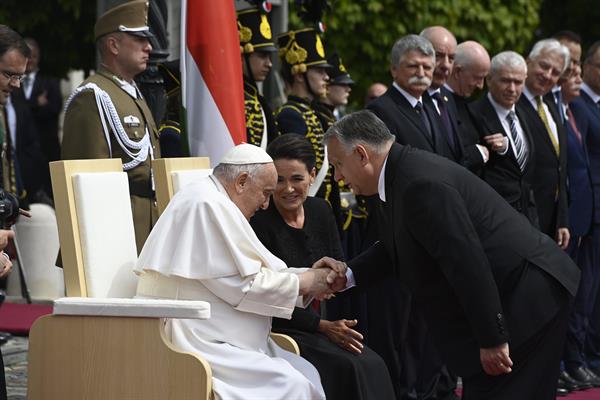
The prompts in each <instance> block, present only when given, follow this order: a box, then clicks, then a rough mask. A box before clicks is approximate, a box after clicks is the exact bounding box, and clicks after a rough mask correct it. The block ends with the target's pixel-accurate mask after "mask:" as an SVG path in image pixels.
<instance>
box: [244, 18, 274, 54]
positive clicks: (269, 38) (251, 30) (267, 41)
mask: <svg viewBox="0 0 600 400" xmlns="http://www.w3.org/2000/svg"><path fill="white" fill-rule="evenodd" d="M237 26H238V33H239V35H240V50H241V52H242V54H250V53H254V52H255V51H277V48H276V47H275V42H274V41H273V33H272V32H271V24H269V19H268V18H267V13H266V12H262V11H261V10H259V9H257V8H247V9H245V10H240V11H238V13H237Z"/></svg>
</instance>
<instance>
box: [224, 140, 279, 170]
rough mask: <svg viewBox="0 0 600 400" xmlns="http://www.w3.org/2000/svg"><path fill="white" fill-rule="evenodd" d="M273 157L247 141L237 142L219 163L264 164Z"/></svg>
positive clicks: (269, 161) (270, 161)
mask: <svg viewBox="0 0 600 400" xmlns="http://www.w3.org/2000/svg"><path fill="white" fill-rule="evenodd" d="M272 162H273V159H272V158H271V156H269V155H268V154H267V152H266V151H264V150H263V149H261V148H260V147H258V146H254V145H252V144H248V143H242V144H238V145H237V146H235V147H232V148H231V149H229V150H228V151H227V153H225V156H223V158H222V159H221V162H220V163H219V164H235V165H246V164H266V163H272Z"/></svg>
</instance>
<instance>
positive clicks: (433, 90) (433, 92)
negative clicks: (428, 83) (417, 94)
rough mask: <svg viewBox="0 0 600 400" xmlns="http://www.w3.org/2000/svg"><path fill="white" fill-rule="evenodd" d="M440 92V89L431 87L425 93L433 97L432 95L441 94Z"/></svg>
mask: <svg viewBox="0 0 600 400" xmlns="http://www.w3.org/2000/svg"><path fill="white" fill-rule="evenodd" d="M441 92H442V88H437V89H434V88H432V87H429V88H427V93H429V96H431V97H433V95H434V94H436V93H441Z"/></svg>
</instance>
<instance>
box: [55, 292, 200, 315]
mask: <svg viewBox="0 0 600 400" xmlns="http://www.w3.org/2000/svg"><path fill="white" fill-rule="evenodd" d="M53 314H55V315H88V316H106V317H108V316H112V317H146V318H186V319H207V318H210V303H207V302H206V301H191V300H163V299H120V298H106V299H99V298H91V297H63V298H60V299H57V300H55V301H54V311H53Z"/></svg>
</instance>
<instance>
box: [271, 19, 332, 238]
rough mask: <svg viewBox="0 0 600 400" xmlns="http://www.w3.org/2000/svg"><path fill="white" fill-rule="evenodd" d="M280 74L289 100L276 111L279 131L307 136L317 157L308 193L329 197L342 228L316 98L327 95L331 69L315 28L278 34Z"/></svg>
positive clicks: (323, 128)
mask: <svg viewBox="0 0 600 400" xmlns="http://www.w3.org/2000/svg"><path fill="white" fill-rule="evenodd" d="M278 44H279V58H280V61H281V73H282V75H283V78H284V80H285V82H286V85H287V87H288V89H289V95H288V100H287V102H286V103H285V104H284V105H283V106H281V107H280V108H279V110H278V112H277V125H278V126H279V131H280V132H281V133H282V134H284V133H296V134H300V135H304V136H306V137H307V138H308V139H309V141H310V142H311V144H312V146H313V149H314V151H315V155H316V157H317V165H316V169H317V176H316V178H315V181H314V183H313V185H312V186H311V188H310V189H309V195H311V196H315V195H316V196H318V197H321V198H324V199H325V200H327V201H328V202H329V203H330V204H331V206H332V208H333V210H334V213H335V216H336V220H337V221H338V222H339V225H340V227H341V214H340V206H339V204H340V196H339V190H338V183H337V182H336V181H335V179H334V178H333V172H332V168H331V167H330V165H329V161H328V160H327V154H326V152H325V147H324V146H323V135H324V133H325V128H326V127H324V126H323V125H321V121H320V120H319V115H318V113H317V110H316V108H315V107H316V101H317V100H319V99H322V98H324V97H325V96H326V95H327V81H328V80H329V75H328V70H329V69H330V68H331V65H330V64H329V63H328V62H327V59H326V58H325V49H324V47H323V42H322V40H321V37H320V35H319V33H318V32H317V31H316V30H315V29H313V28H304V29H300V30H297V31H290V32H286V33H283V34H281V35H280V36H279V37H278Z"/></svg>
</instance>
